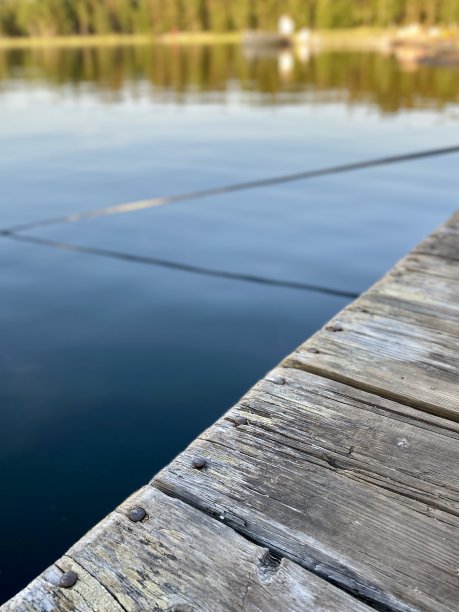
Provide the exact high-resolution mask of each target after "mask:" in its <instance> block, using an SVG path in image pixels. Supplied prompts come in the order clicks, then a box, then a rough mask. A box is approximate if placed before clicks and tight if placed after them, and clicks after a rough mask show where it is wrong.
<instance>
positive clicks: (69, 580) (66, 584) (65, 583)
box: [59, 572, 78, 589]
mask: <svg viewBox="0 0 459 612" xmlns="http://www.w3.org/2000/svg"><path fill="white" fill-rule="evenodd" d="M77 580H78V574H77V573H76V572H64V573H63V574H62V576H61V577H60V580H59V586H60V587H62V588H64V589H69V588H70V587H73V585H74V584H75V582H76V581H77Z"/></svg>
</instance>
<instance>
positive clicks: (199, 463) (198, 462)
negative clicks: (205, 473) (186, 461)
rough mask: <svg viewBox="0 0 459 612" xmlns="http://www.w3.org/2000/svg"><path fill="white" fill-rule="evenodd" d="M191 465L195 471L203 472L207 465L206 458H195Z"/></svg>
mask: <svg viewBox="0 0 459 612" xmlns="http://www.w3.org/2000/svg"><path fill="white" fill-rule="evenodd" d="M191 465H192V466H193V467H194V469H195V470H202V468H203V467H205V466H206V465H207V461H206V460H205V459H204V457H195V458H194V459H193V461H192V462H191Z"/></svg>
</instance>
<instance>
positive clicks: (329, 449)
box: [153, 368, 459, 611]
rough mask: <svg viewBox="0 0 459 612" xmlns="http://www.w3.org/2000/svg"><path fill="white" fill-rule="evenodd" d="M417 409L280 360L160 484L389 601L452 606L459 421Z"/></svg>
mask: <svg viewBox="0 0 459 612" xmlns="http://www.w3.org/2000/svg"><path fill="white" fill-rule="evenodd" d="M280 383H283V384H280ZM418 414H419V412H418V411H417V410H415V409H412V408H410V407H407V406H402V405H399V404H396V403H394V402H392V401H390V400H385V399H382V398H379V397H377V396H374V395H370V394H368V393H365V392H363V391H359V390H356V389H353V388H351V387H347V386H345V385H343V384H340V383H338V382H334V381H330V380H325V379H323V378H321V377H318V376H314V375H313V374H309V373H306V372H302V371H300V370H295V369H287V368H279V369H277V370H275V371H273V372H272V373H270V374H269V375H268V377H267V378H266V380H264V381H261V382H260V383H259V384H258V385H256V387H255V388H254V389H252V391H250V392H249V394H248V395H247V396H245V397H244V398H243V399H242V400H241V402H240V403H239V404H238V406H237V407H236V408H235V409H233V411H230V412H229V413H228V414H227V415H226V416H225V417H224V418H223V419H221V420H220V421H219V422H217V423H216V424H215V425H214V426H212V427H211V428H210V429H209V430H207V431H206V432H205V433H204V434H203V435H202V436H201V437H200V439H198V440H197V441H195V442H194V443H193V444H192V445H191V446H190V447H189V448H188V449H187V451H185V452H184V453H182V454H181V455H180V456H179V457H178V458H177V459H176V460H175V461H173V462H172V463H171V464H170V465H169V466H167V467H166V468H165V469H164V470H162V472H160V473H159V475H158V476H157V477H156V478H155V479H154V481H153V484H154V485H155V486H158V487H159V488H161V489H162V490H164V491H165V492H167V493H168V494H170V495H174V496H177V497H179V498H183V499H186V500H187V501H188V502H189V503H191V504H193V505H195V506H197V507H199V508H201V509H202V510H204V511H206V512H209V513H210V514H212V515H214V516H220V517H223V519H222V520H224V521H225V522H226V523H227V524H229V525H231V526H233V527H234V528H235V529H237V530H239V531H240V532H241V533H244V534H246V535H248V536H249V537H250V538H252V539H254V540H255V541H257V542H259V543H260V544H264V545H269V546H270V547H272V548H274V549H275V550H277V551H278V552H279V553H280V554H282V555H285V556H287V557H289V558H291V559H293V560H294V561H296V562H298V563H299V564H301V565H303V566H304V567H306V568H310V569H312V570H313V571H314V572H318V573H320V574H322V575H323V576H324V577H325V578H327V579H333V580H334V581H336V582H338V583H340V584H342V585H343V586H345V587H347V588H350V589H353V590H355V591H356V592H358V593H360V594H362V595H364V596H366V597H369V598H371V599H373V600H375V601H378V602H380V603H382V604H384V605H387V606H389V607H390V608H392V609H395V610H414V609H418V608H419V609H423V610H432V611H434V610H435V611H440V610H444V611H446V610H451V609H453V608H454V605H455V603H456V602H457V600H458V597H459V590H458V583H457V580H458V578H457V554H458V552H459V549H458V540H457V536H458V529H459V518H458V516H457V514H458V503H459V475H458V472H457V466H458V464H459V461H458V459H459V448H458V443H457V440H458V431H459V428H458V426H457V425H456V424H455V423H451V422H449V421H446V422H445V421H443V419H439V418H437V417H431V416H429V415H427V418H426V419H419V418H418ZM237 416H242V417H245V418H246V419H247V420H248V423H247V424H242V425H239V426H235V422H236V417H237ZM444 423H446V425H447V427H446V428H443V427H442V425H443V424H444ZM196 456H200V457H204V458H205V459H206V461H207V466H206V467H205V468H204V469H202V470H196V469H193V467H192V459H193V457H196Z"/></svg>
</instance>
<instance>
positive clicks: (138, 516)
mask: <svg viewBox="0 0 459 612" xmlns="http://www.w3.org/2000/svg"><path fill="white" fill-rule="evenodd" d="M128 516H129V519H130V520H131V521H132V522H133V523H139V522H140V521H143V519H144V518H145V517H146V516H147V513H146V512H145V510H144V509H143V508H141V507H140V506H136V507H135V508H131V509H130V510H129V514H128Z"/></svg>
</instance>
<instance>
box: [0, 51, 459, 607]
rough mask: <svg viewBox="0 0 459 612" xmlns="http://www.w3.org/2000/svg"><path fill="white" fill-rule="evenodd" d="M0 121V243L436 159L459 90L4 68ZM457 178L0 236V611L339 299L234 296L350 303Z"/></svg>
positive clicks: (357, 81) (421, 230)
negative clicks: (401, 160) (371, 162)
mask: <svg viewBox="0 0 459 612" xmlns="http://www.w3.org/2000/svg"><path fill="white" fill-rule="evenodd" d="M0 113H1V121H0V138H1V147H0V188H1V191H0V193H1V198H0V228H1V229H7V228H10V227H13V226H17V225H23V224H26V225H27V224H29V223H31V224H33V223H35V222H40V221H41V220H43V219H48V218H52V217H56V216H61V215H64V216H65V215H70V214H73V213H79V212H82V211H87V210H91V209H96V208H101V207H106V206H113V205H115V204H121V203H124V202H132V201H136V200H142V199H145V198H152V197H157V196H164V195H172V194H180V193H184V192H189V191H193V190H198V189H205V188H209V187H217V186H220V185H226V184H231V183H234V182H240V181H246V180H252V179H258V178H265V177H270V176H274V175H281V174H284V173H293V172H300V171H303V170H308V169H314V168H319V167H323V166H330V165H335V164H341V163H349V162H352V161H360V160H365V159H368V158H372V157H380V156H385V155H392V154H399V153H404V152H411V151H417V150H422V149H430V148H435V147H444V146H451V145H456V144H458V143H459V70H453V69H445V68H429V67H422V68H418V69H416V68H415V67H414V66H410V65H405V66H401V65H399V64H397V62H396V61H395V60H394V59H393V58H392V57H390V56H383V55H379V54H376V53H338V52H334V53H329V52H327V53H322V54H320V55H317V56H312V57H308V55H307V54H306V53H303V54H300V55H299V56H298V55H297V56H296V57H295V56H293V55H291V54H289V53H288V52H287V53H283V54H282V55H280V56H266V55H265V56H263V57H253V56H250V54H247V53H245V54H244V51H243V50H241V49H239V48H238V47H236V46H234V47H226V46H215V47H184V48H171V47H158V48H155V47H148V46H143V47H142V46H139V47H134V48H107V47H105V48H100V49H97V48H94V49H91V48H85V49H71V50H58V49H55V48H53V49H46V48H45V49H41V50H34V51H30V50H29V51H9V52H6V51H2V52H0ZM458 162H459V156H457V155H456V156H454V155H453V156H449V157H435V158H431V159H425V160H422V161H417V162H410V163H405V164H398V165H393V166H385V167H380V168H374V169H372V170H366V171H361V172H353V173H348V174H342V175H336V176H329V177H323V178H320V179H315V180H310V181H298V182H292V183H284V184H281V185H277V186H271V187H266V188H260V189H253V190H246V191H241V192H238V193H232V194H226V195H218V196H212V197H207V198H206V197H202V198H197V199H194V200H187V201H183V202H180V203H175V204H169V205H167V206H163V207H159V208H151V209H147V210H143V211H136V212H128V213H125V214H113V215H109V216H103V217H98V218H93V219H85V220H80V221H78V222H63V223H57V224H51V225H42V226H37V227H32V228H29V229H25V230H24V231H23V232H22V233H21V234H20V235H21V236H24V237H36V238H40V239H43V240H47V241H50V243H56V242H58V243H60V244H62V243H65V245H73V247H74V249H73V250H62V249H58V248H56V247H55V246H52V244H50V243H48V245H43V244H35V243H31V242H25V241H18V240H15V239H12V238H10V237H7V236H0V281H1V300H0V338H1V341H2V342H1V344H2V350H1V352H0V406H1V408H0V436H1V440H0V475H1V476H0V478H1V481H0V485H1V490H2V492H3V500H4V501H3V503H2V505H1V507H0V542H1V547H0V600H3V599H6V598H7V597H8V596H10V595H12V594H13V593H14V592H15V591H17V590H18V589H19V588H21V587H23V586H24V585H25V584H26V583H27V582H28V581H29V580H30V579H31V578H32V577H34V576H35V575H36V574H37V573H38V572H40V571H41V570H43V569H44V568H45V567H46V566H47V565H48V564H50V563H51V562H52V561H53V560H55V559H56V558H57V557H59V556H60V555H61V554H62V553H63V552H64V551H65V550H66V549H67V547H68V546H69V545H70V544H72V543H73V542H74V541H75V540H76V539H77V538H79V537H80V536H81V535H82V534H83V533H84V532H85V531H86V530H87V529H88V528H89V527H90V526H92V525H93V524H94V523H95V522H96V521H98V520H99V519H100V518H102V517H103V516H104V515H105V514H106V513H107V512H109V511H110V510H111V509H112V508H113V507H114V506H115V505H116V504H117V503H119V502H120V501H121V500H122V499H124V498H125V497H126V496H127V495H128V494H130V493H131V492H132V491H134V490H135V489H136V488H138V487H139V486H141V485H143V484H145V483H146V482H147V481H148V480H149V478H150V477H151V476H152V475H153V474H154V473H155V472H156V471H157V470H158V469H159V468H161V466H163V465H164V464H165V463H167V462H168V461H169V460H170V459H171V458H172V457H173V456H174V455H175V454H177V453H178V452H179V451H180V450H181V449H183V448H184V446H185V445H186V444H187V443H188V442H190V441H191V440H192V439H193V438H194V437H195V436H196V435H197V434H198V433H199V432H200V431H201V430H202V429H204V428H205V427H206V426H208V425H210V424H211V423H212V422H213V421H214V420H215V419H216V418H217V417H219V416H220V415H221V414H222V413H223V412H224V411H225V410H226V409H228V408H229V407H230V406H231V405H232V404H233V403H234V402H235V401H237V399H238V398H239V397H240V396H241V395H242V394H243V393H244V392H245V391H246V390H247V389H248V388H249V387H250V386H251V385H252V384H253V383H254V382H255V381H256V380H257V379H258V378H259V377H261V376H262V375H263V374H264V373H265V372H266V371H267V370H269V369H270V368H271V367H273V366H274V365H275V364H276V363H277V362H278V361H279V360H280V359H281V358H282V357H284V356H285V355H286V354H287V353H288V352H289V351H291V350H292V349H293V348H294V347H295V346H297V345H298V344H299V343H300V342H302V341H303V340H305V339H306V338H307V337H308V336H309V335H310V334H312V333H313V332H314V331H315V330H317V329H318V328H319V327H320V326H321V325H322V324H323V323H324V322H325V321H327V320H328V319H329V318H330V317H331V316H332V315H333V314H334V313H336V312H337V311H338V310H340V309H341V308H342V307H343V306H345V305H346V303H347V302H348V301H349V298H346V297H343V296H340V295H329V294H324V293H321V292H318V291H310V290H305V289H300V288H297V289H294V288H288V287H285V286H282V284H280V285H279V284H276V283H274V284H262V283H256V282H250V281H249V280H247V279H245V280H244V279H243V278H239V279H238V278H235V277H237V276H238V275H246V276H247V275H249V276H250V275H251V276H258V277H263V278H268V279H274V281H288V282H292V283H300V284H314V285H319V286H322V287H327V288H331V289H334V290H337V291H338V292H339V291H345V292H350V293H358V292H360V291H362V290H364V289H365V288H367V287H368V286H369V285H370V284H371V283H373V282H374V281H375V280H377V278H378V277H379V276H381V275H382V274H383V273H384V272H385V271H386V270H387V269H388V268H389V267H391V266H392V265H393V264H394V263H395V262H396V260H397V259H398V258H400V257H401V256H402V255H403V254H405V253H406V252H407V251H408V250H409V249H411V248H412V247H413V246H414V245H415V244H416V243H417V242H418V241H419V240H420V239H421V238H422V237H423V236H424V235H426V234H427V233H429V232H430V231H431V230H432V229H433V228H434V227H435V226H436V225H437V224H439V223H440V222H442V221H443V220H445V219H446V218H447V217H448V216H449V215H450V214H451V213H452V212H453V210H454V209H455V208H457V207H458V205H459V198H458V193H459V173H458ZM82 247H84V248H87V249H89V252H84V250H82ZM91 249H93V250H92V251H91ZM94 249H99V250H103V249H105V250H109V251H110V254H107V253H105V255H103V254H102V253H100V252H99V254H97V253H95V252H94ZM118 254H119V255H118ZM107 255H110V256H107ZM125 255H134V256H140V257H144V258H146V259H148V261H149V263H148V262H146V261H145V262H144V263H141V262H138V261H130V260H129V259H128V258H126V257H125ZM175 264H179V265H184V266H190V267H193V268H194V269H193V270H186V269H177V268H174V267H170V266H174V265H175ZM208 269H211V271H212V273H211V274H209V273H208V272H207V271H208ZM220 272H221V274H220ZM228 273H230V274H232V275H234V277H233V278H229V277H228V276H227V274H228ZM225 275H226V276H225Z"/></svg>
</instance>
